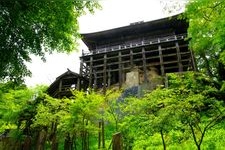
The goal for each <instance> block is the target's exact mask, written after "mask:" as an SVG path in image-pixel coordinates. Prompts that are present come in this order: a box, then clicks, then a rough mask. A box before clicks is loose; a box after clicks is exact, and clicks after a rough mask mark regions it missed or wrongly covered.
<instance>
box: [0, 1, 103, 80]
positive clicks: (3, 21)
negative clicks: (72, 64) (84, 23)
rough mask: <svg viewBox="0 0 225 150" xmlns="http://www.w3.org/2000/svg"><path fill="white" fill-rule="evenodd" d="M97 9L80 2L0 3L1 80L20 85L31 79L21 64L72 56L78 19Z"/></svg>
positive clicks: (89, 4) (89, 3) (96, 5)
mask: <svg viewBox="0 0 225 150" xmlns="http://www.w3.org/2000/svg"><path fill="white" fill-rule="evenodd" d="M97 7H99V5H98V3H97V2H96V1H83V0H62V1H59V0H54V1H39V0H9V1H8V0H2V1H0V41H1V42H0V68H1V70H0V80H15V81H20V80H21V79H22V78H23V77H24V76H26V75H30V74H31V73H30V71H29V70H28V69H27V67H26V65H25V64H24V62H26V61H31V58H30V55H31V54H34V55H37V56H41V57H42V58H43V60H44V54H45V52H49V53H51V52H53V51H57V52H71V51H72V50H74V49H75V47H76V45H77V43H76V40H77V39H78V38H79V37H80V35H79V33H78V29H79V26H78V21H77V19H78V17H80V16H81V15H82V14H84V13H85V12H86V11H90V12H93V10H94V8H97Z"/></svg>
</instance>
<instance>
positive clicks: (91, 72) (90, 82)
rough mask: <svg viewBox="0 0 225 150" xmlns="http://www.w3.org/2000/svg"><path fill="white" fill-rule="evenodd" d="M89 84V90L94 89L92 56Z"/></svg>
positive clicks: (91, 59) (91, 58)
mask: <svg viewBox="0 0 225 150" xmlns="http://www.w3.org/2000/svg"><path fill="white" fill-rule="evenodd" d="M89 74H90V75H89V84H88V87H89V88H93V87H92V84H93V83H92V74H93V57H92V56H91V57H90V73H89Z"/></svg>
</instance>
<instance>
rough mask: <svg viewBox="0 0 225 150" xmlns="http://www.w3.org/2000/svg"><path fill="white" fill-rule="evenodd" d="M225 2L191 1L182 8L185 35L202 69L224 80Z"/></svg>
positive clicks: (219, 0)
mask: <svg viewBox="0 0 225 150" xmlns="http://www.w3.org/2000/svg"><path fill="white" fill-rule="evenodd" d="M224 16H225V1H224V0H190V1H189V3H188V5H187V6H186V10H185V17H186V18H187V20H188V21H189V28H188V38H189V39H190V47H191V49H193V50H194V51H195V54H196V56H197V62H198V65H199V68H200V70H201V71H204V72H206V73H207V74H208V75H210V76H211V77H216V78H217V79H219V80H224V79H225V76H224V73H225V67H224V65H225V42H224V40H225V32H224V29H225V19H224Z"/></svg>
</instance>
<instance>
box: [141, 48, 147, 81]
mask: <svg viewBox="0 0 225 150" xmlns="http://www.w3.org/2000/svg"><path fill="white" fill-rule="evenodd" d="M142 59H143V71H144V80H145V83H147V82H148V76H147V67H146V56H145V48H144V47H143V48H142Z"/></svg>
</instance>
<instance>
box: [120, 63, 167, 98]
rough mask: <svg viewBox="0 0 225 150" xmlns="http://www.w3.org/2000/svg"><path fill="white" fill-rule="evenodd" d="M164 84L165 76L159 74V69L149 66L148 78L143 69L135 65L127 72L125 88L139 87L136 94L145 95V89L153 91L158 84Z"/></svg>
mask: <svg viewBox="0 0 225 150" xmlns="http://www.w3.org/2000/svg"><path fill="white" fill-rule="evenodd" d="M160 85H164V83H163V77H162V76H160V75H159V72H158V69H157V68H155V67H149V68H147V72H146V78H145V75H144V73H143V71H142V70H140V69H138V68H137V67H134V68H133V69H132V70H131V71H130V72H128V73H126V81H125V84H124V88H125V89H133V87H138V88H137V89H138V93H135V95H136V94H137V95H139V96H140V95H143V93H144V92H145V91H151V90H154V89H155V88H157V86H160Z"/></svg>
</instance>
